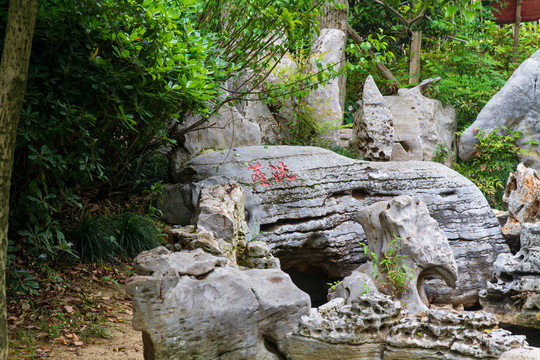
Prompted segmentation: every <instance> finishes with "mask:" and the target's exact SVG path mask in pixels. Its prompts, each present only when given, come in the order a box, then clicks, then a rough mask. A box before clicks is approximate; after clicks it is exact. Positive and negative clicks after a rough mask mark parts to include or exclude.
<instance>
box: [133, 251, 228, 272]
mask: <svg viewBox="0 0 540 360" xmlns="http://www.w3.org/2000/svg"><path fill="white" fill-rule="evenodd" d="M226 263H227V259H225V258H223V257H216V256H212V255H210V254H207V253H205V252H204V251H203V250H202V249H197V250H194V251H184V252H171V251H169V250H167V249H166V248H164V247H163V246H160V247H157V248H155V249H152V250H149V251H144V252H142V253H140V254H139V255H138V256H137V257H136V258H135V260H133V268H134V269H135V272H136V273H137V274H140V275H153V274H154V273H157V274H165V273H167V272H168V271H170V270H174V271H176V272H177V273H178V274H179V275H189V276H203V275H207V274H208V273H210V272H212V271H214V269H215V268H216V267H221V266H224V265H225V264H226Z"/></svg>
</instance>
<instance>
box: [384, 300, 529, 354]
mask: <svg viewBox="0 0 540 360" xmlns="http://www.w3.org/2000/svg"><path fill="white" fill-rule="evenodd" d="M498 323H499V322H498V321H497V319H496V318H495V316H493V315H492V314H490V313H487V312H483V311H482V312H456V311H449V310H427V311H425V312H424V313H420V314H418V315H416V316H410V317H407V318H404V319H402V320H401V322H400V324H399V325H396V326H394V327H392V328H391V329H390V333H389V335H388V337H387V346H386V349H385V352H384V359H385V360H413V359H414V360H419V359H432V360H435V359H446V360H455V359H459V360H465V359H498V358H499V356H500V355H501V354H502V353H503V352H505V351H507V350H510V349H513V348H522V347H524V346H527V342H526V341H525V336H522V335H512V334H511V333H510V332H509V331H506V330H503V329H496V327H497V325H498Z"/></svg>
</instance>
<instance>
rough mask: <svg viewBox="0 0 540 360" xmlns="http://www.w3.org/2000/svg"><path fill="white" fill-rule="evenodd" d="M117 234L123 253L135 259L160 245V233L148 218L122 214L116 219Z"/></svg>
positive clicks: (127, 213)
mask: <svg viewBox="0 0 540 360" xmlns="http://www.w3.org/2000/svg"><path fill="white" fill-rule="evenodd" d="M115 220H116V234H117V241H118V245H119V246H120V249H121V253H122V254H123V255H125V256H129V257H135V256H137V255H138V254H140V253H141V252H143V251H146V250H150V249H153V248H155V247H158V246H159V245H160V234H161V233H160V231H159V229H158V228H157V227H156V226H155V225H154V223H153V222H152V221H151V220H150V219H148V218H147V217H145V216H143V215H139V214H135V213H129V212H125V213H121V214H118V216H117V217H116V219H115Z"/></svg>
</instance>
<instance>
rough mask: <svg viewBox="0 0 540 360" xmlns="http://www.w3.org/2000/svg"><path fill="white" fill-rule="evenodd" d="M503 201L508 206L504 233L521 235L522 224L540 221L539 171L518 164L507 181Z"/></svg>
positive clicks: (512, 235)
mask: <svg viewBox="0 0 540 360" xmlns="http://www.w3.org/2000/svg"><path fill="white" fill-rule="evenodd" d="M503 202H504V203H505V205H506V206H507V207H508V220H507V221H506V224H505V225H504V226H503V228H502V232H503V234H504V235H506V236H508V237H510V238H513V237H514V238H515V237H519V233H520V231H521V225H522V224H523V223H525V222H537V221H540V175H539V174H538V171H536V170H534V169H530V168H528V167H526V166H524V165H523V164H518V166H517V169H516V171H515V172H513V173H511V174H510V176H509V177H508V182H507V183H506V189H505V191H504V196H503Z"/></svg>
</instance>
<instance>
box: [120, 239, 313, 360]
mask: <svg viewBox="0 0 540 360" xmlns="http://www.w3.org/2000/svg"><path fill="white" fill-rule="evenodd" d="M148 253H151V254H153V255H152V256H149V255H148ZM197 254H200V255H201V256H204V257H205V258H208V259H213V260H209V262H212V261H213V262H214V263H220V262H222V261H224V260H225V258H222V257H214V256H212V255H209V254H205V253H203V252H202V251H199V252H197V253H196V252H189V253H186V252H180V253H169V252H164V251H163V250H161V249H160V250H156V249H154V250H151V251H150V252H147V253H146V254H145V253H143V254H141V255H142V256H141V255H139V257H137V259H136V262H137V263H139V264H141V267H142V268H145V269H146V268H151V267H153V265H149V264H146V263H145V261H146V259H151V261H152V263H154V264H155V263H156V260H155V259H156V258H160V257H161V260H162V261H159V263H160V264H162V265H163V266H162V267H161V268H160V269H159V270H157V271H155V272H154V273H152V274H151V275H146V276H143V275H138V276H134V277H133V278H132V280H131V281H130V282H128V284H127V291H128V293H129V294H130V296H132V298H133V309H134V315H133V327H134V328H135V329H136V330H139V331H142V332H143V339H144V345H145V359H147V360H161V359H163V360H168V359H193V360H195V359H209V360H211V359H214V360H217V359H220V360H225V359H228V360H253V359H254V360H279V359H280V358H282V357H283V356H284V355H283V354H286V353H287V351H288V350H287V346H288V343H287V334H288V333H290V332H291V331H292V330H293V329H294V328H295V326H296V325H297V323H298V322H299V320H300V317H301V316H302V315H306V314H308V313H309V308H310V300H309V296H308V295H307V294H305V293H303V292H302V291H300V290H298V288H296V286H295V285H294V284H293V283H292V281H291V279H290V278H289V276H288V275H287V274H285V273H283V272H282V271H280V270H277V269H267V270H256V269H255V270H247V271H240V270H238V269H236V268H234V267H230V266H224V267H220V266H215V267H214V268H213V269H211V268H210V269H209V270H210V271H209V272H206V273H205V274H202V275H196V274H198V272H197V273H196V274H193V276H189V275H187V274H184V272H183V270H182V269H183V268H185V267H187V268H197V267H199V265H197V262H198V261H199V259H197V258H196V256H198V255H197ZM182 256H184V257H185V258H183V259H182V260H183V261H182V262H180V261H178V259H179V258H180V257H182ZM145 274H148V272H145ZM268 348H270V349H272V350H271V351H269V350H268Z"/></svg>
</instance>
